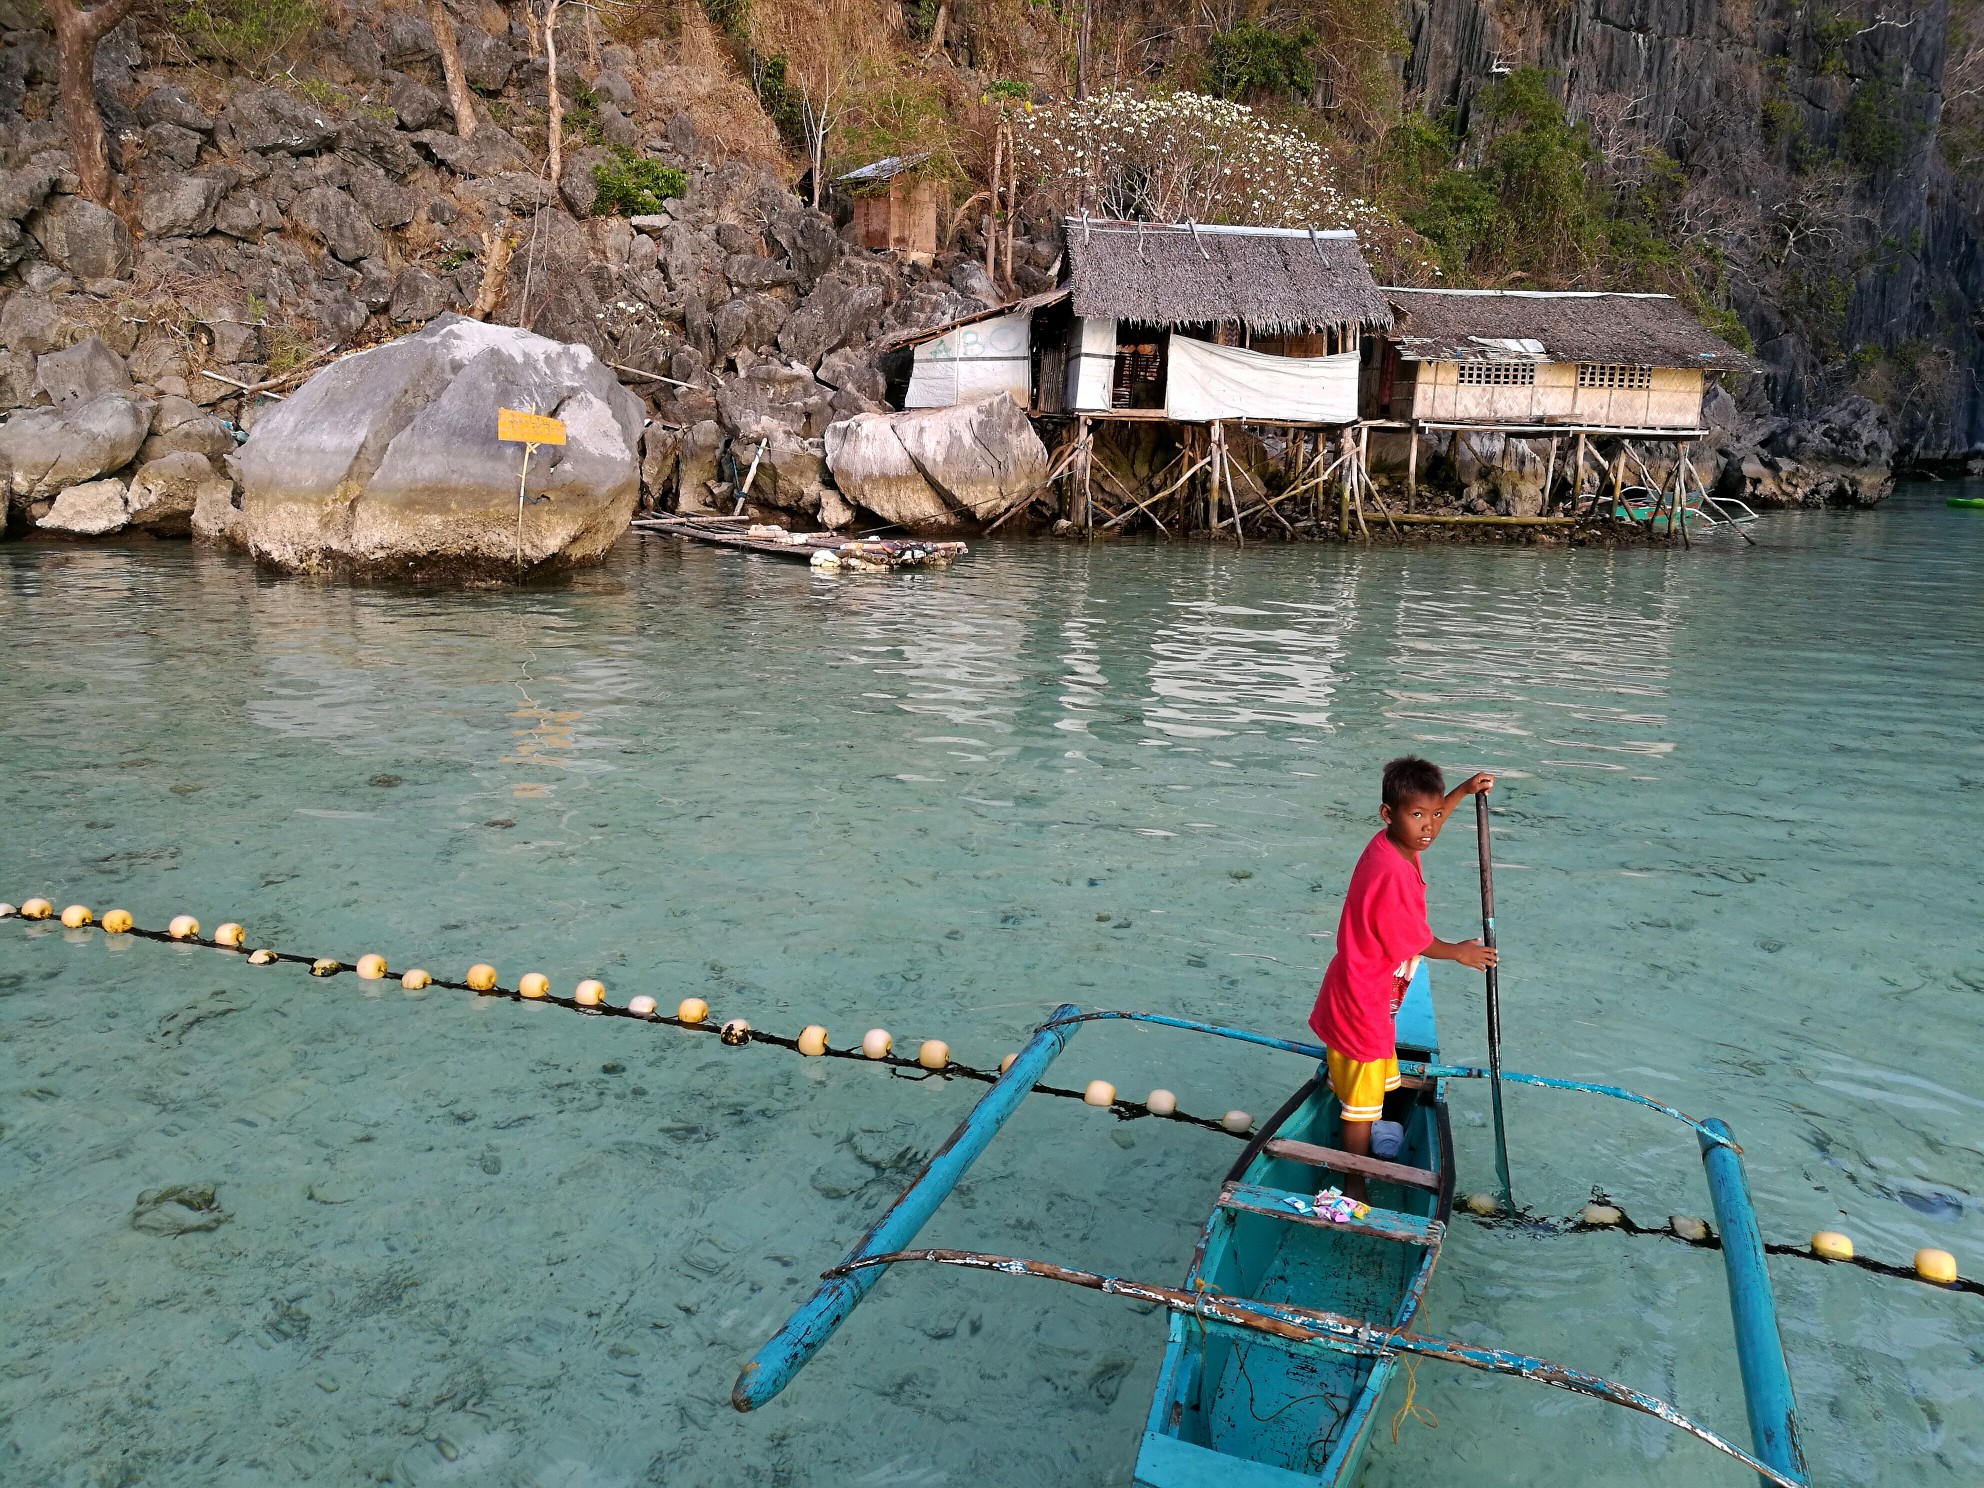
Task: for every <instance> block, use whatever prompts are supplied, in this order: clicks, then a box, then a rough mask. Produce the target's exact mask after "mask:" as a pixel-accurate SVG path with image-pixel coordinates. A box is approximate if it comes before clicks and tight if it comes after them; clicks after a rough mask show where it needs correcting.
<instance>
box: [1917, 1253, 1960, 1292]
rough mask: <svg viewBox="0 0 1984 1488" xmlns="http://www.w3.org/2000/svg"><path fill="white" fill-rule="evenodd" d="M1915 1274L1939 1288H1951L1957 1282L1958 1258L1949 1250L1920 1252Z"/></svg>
mask: <svg viewBox="0 0 1984 1488" xmlns="http://www.w3.org/2000/svg"><path fill="white" fill-rule="evenodd" d="M1915 1274H1916V1275H1917V1276H1919V1277H1921V1278H1922V1279H1923V1280H1924V1281H1933V1282H1934V1283H1935V1284H1936V1285H1937V1286H1949V1285H1950V1284H1951V1283H1953V1282H1954V1281H1955V1280H1956V1257H1955V1256H1953V1255H1951V1254H1950V1253H1949V1252H1948V1251H1947V1250H1918V1251H1916V1252H1915Z"/></svg>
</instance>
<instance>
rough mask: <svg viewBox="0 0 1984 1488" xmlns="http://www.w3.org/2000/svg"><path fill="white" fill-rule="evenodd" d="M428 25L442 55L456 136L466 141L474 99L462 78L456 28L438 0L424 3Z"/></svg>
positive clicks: (471, 129) (472, 129)
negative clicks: (453, 114) (432, 31)
mask: <svg viewBox="0 0 1984 1488" xmlns="http://www.w3.org/2000/svg"><path fill="white" fill-rule="evenodd" d="M427 24H428V25H429V26H431V27H432V28H433V30H434V45H435V47H436V48H438V49H439V50H440V53H441V76H442V77H443V78H445V79H446V80H447V83H448V103H449V105H450V106H451V107H452V108H453V109H454V111H455V133H456V134H458V135H460V136H461V137H462V138H463V139H467V138H468V137H469V136H470V135H472V134H474V133H475V100H474V99H472V98H471V97H470V96H469V91H468V79H467V78H465V77H463V76H462V59H461V53H459V52H457V51H456V50H455V28H454V25H453V23H451V22H450V21H449V20H448V12H447V11H446V10H445V9H443V8H442V5H441V0H427Z"/></svg>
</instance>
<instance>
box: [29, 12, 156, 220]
mask: <svg viewBox="0 0 1984 1488" xmlns="http://www.w3.org/2000/svg"><path fill="white" fill-rule="evenodd" d="M136 3H137V0H106V3H105V4H102V5H99V6H97V7H96V8H95V9H94V10H78V9H77V8H76V3H75V0H48V14H49V18H50V19H51V20H52V21H53V22H54V24H55V55H56V90H57V93H58V95H59V97H60V98H61V102H62V127H63V129H64V131H65V132H66V133H67V134H68V136H69V150H70V153H71V154H73V155H74V156H75V157H76V180H77V182H78V184H79V185H80V187H81V190H82V194H83V195H84V196H85V197H87V198H89V200H91V201H93V202H95V203H96V204H97V205H98V206H100V207H107V206H109V205H110V198H111V184H110V158H109V152H108V151H107V150H106V149H105V148H104V143H103V115H101V114H100V113H98V112H97V107H96V77H95V73H96V44H97V43H98V42H99V41H101V40H103V38H104V36H105V35H106V34H107V33H108V32H109V31H110V30H111V28H112V27H114V26H115V25H116V24H117V23H118V22H119V21H121V20H123V19H124V17H126V16H127V15H129V14H130V13H131V11H132V9H133V8H134V7H135V6H136Z"/></svg>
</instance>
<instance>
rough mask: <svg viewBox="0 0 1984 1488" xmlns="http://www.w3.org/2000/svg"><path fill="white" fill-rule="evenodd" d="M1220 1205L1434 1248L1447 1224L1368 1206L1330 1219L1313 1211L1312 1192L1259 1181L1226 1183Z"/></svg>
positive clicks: (1442, 1236) (1419, 1215) (1249, 1212)
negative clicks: (1346, 1216)
mask: <svg viewBox="0 0 1984 1488" xmlns="http://www.w3.org/2000/svg"><path fill="white" fill-rule="evenodd" d="M1435 1186H1436V1187H1437V1184H1436V1185H1435ZM1298 1206H1300V1207H1298ZM1219 1207H1220V1208H1222V1209H1239V1210H1242V1211H1244V1212H1246V1213H1248V1214H1265V1215H1267V1216H1269V1217H1270V1218H1272V1219H1285V1220H1287V1221H1288V1222H1289V1223H1290V1224H1304V1225H1321V1226H1322V1227H1323V1228H1324V1229H1328V1230H1341V1231H1342V1232H1343V1233H1344V1234H1346V1235H1369V1236H1371V1237H1372V1238H1374V1239H1377V1240H1397V1241H1399V1242H1401V1243H1402V1244H1406V1245H1425V1246H1429V1247H1431V1248H1434V1249H1438V1247H1439V1244H1440V1241H1441V1240H1442V1238H1444V1237H1445V1235H1446V1233H1447V1227H1446V1225H1445V1223H1444V1222H1442V1221H1441V1220H1438V1219H1434V1218H1431V1217H1429V1216H1427V1215H1424V1214H1401V1213H1400V1212H1399V1211H1398V1210H1396V1209H1367V1210H1366V1212H1365V1214H1364V1216H1363V1218H1361V1219H1344V1220H1337V1219H1331V1218H1329V1217H1328V1216H1326V1215H1322V1214H1318V1213H1317V1212H1316V1208H1317V1200H1316V1196H1315V1195H1314V1194H1298V1193H1295V1192H1293V1191H1291V1190H1289V1189H1285V1188H1267V1187H1264V1186H1262V1185H1261V1184H1258V1183H1243V1182H1231V1183H1228V1184H1226V1185H1225V1186H1224V1187H1223V1188H1221V1189H1220V1191H1219Z"/></svg>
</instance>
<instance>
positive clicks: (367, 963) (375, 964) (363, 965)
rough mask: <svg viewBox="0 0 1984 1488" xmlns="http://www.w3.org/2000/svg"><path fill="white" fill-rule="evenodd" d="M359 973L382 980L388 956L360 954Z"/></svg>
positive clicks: (370, 980)
mask: <svg viewBox="0 0 1984 1488" xmlns="http://www.w3.org/2000/svg"><path fill="white" fill-rule="evenodd" d="M214 938H215V939H216V940H218V939H219V938H220V936H219V934H218V932H216V934H215V936H214ZM358 975H359V977H360V978H361V979H362V980H364V981H368V982H376V981H380V980H382V979H383V978H384V977H385V975H386V958H385V957H384V956H380V955H377V954H372V953H368V954H366V955H363V956H360V957H359V958H358Z"/></svg>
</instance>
